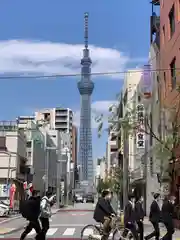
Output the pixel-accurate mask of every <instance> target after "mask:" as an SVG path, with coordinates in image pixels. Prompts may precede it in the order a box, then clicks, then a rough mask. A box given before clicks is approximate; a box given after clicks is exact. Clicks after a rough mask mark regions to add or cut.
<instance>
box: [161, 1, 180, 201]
mask: <svg viewBox="0 0 180 240" xmlns="http://www.w3.org/2000/svg"><path fill="white" fill-rule="evenodd" d="M179 22H180V2H179V0H169V1H162V0H161V1H160V32H161V39H160V45H161V48H160V68H161V69H162V71H161V75H160V78H161V86H162V99H161V100H162V105H164V106H165V115H166V117H165V124H166V127H167V128H168V127H170V125H169V123H170V121H169V118H170V117H169V116H170V114H169V112H170V110H167V109H168V108H169V109H172V108H173V107H176V108H177V109H178V107H179V104H180V97H179V94H178V91H177V87H179V84H180V71H179V69H180V38H179V35H180V24H179ZM168 69H169V70H168ZM164 134H167V133H166V132H165V133H164ZM179 154H180V147H179V148H178V149H177V156H179ZM178 162H179V160H178ZM178 162H177V164H176V168H177V169H176V180H175V181H174V185H172V186H171V187H172V191H173V192H176V194H177V197H178V196H179V188H180V170H179V167H178V165H179V164H178Z"/></svg>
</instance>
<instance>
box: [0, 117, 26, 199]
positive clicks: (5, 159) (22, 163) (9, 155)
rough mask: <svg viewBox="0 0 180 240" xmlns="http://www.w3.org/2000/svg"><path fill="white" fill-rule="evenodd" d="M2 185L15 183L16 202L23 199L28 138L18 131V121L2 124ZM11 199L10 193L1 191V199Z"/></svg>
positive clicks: (0, 156) (0, 171)
mask: <svg viewBox="0 0 180 240" xmlns="http://www.w3.org/2000/svg"><path fill="white" fill-rule="evenodd" d="M0 135H1V136H0V161H1V164H0V185H1V190H2V186H5V185H6V186H7V184H11V183H14V184H15V186H16V194H15V200H17V199H20V198H22V197H23V194H24V190H23V183H24V181H25V180H26V178H27V174H28V167H27V166H26V163H27V158H26V137H25V134H24V132H23V131H22V130H19V129H18V124H17V122H16V121H14V122H13V121H1V122H0ZM7 196H8V197H9V195H8V191H1V194H0V198H3V197H7Z"/></svg>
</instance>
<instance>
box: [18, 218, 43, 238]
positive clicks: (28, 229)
mask: <svg viewBox="0 0 180 240" xmlns="http://www.w3.org/2000/svg"><path fill="white" fill-rule="evenodd" d="M32 229H35V231H36V234H37V235H36V239H41V238H40V235H41V227H40V223H39V221H38V220H35V221H30V222H29V224H28V225H27V226H26V228H25V230H24V232H23V233H22V234H21V237H20V240H23V239H25V237H26V236H27V235H28V234H29V233H30V232H31V231H32Z"/></svg>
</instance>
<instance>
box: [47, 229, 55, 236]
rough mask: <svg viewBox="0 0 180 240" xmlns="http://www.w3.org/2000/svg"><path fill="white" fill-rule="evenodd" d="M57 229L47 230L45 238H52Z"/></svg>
mask: <svg viewBox="0 0 180 240" xmlns="http://www.w3.org/2000/svg"><path fill="white" fill-rule="evenodd" d="M57 230H58V228H49V230H48V232H47V236H52V235H54V234H55V233H56V232H57Z"/></svg>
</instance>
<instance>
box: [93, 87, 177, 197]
mask: <svg viewBox="0 0 180 240" xmlns="http://www.w3.org/2000/svg"><path fill="white" fill-rule="evenodd" d="M177 91H178V95H177V98H176V102H175V104H174V106H171V107H169V106H164V110H163V112H164V114H165V122H164V124H163V125H162V128H163V130H164V131H163V132H164V134H163V135H164V136H161V135H158V134H156V133H155V132H154V131H153V129H152V127H151V124H150V122H149V119H148V116H146V118H145V121H146V126H147V127H146V129H141V130H142V131H144V133H145V134H146V135H150V136H152V137H153V138H154V140H155V142H156V144H155V147H153V149H152V152H153V153H154V155H155V156H156V164H157V165H159V167H160V174H159V180H160V183H162V182H163V180H164V176H165V175H166V176H167V175H168V178H169V180H170V183H171V191H172V192H174V191H175V186H174V182H175V178H176V159H178V158H180V152H179V153H178V148H179V147H180V135H179V133H180V87H179V88H178V89H177ZM161 110H162V109H161ZM109 113H110V115H109V116H108V122H109V126H108V128H107V129H103V124H104V123H103V121H104V116H103V115H102V114H101V115H100V116H98V117H96V119H95V120H96V122H97V123H99V127H98V136H99V137H100V136H101V134H102V131H104V130H105V131H106V130H107V131H108V132H115V134H116V135H118V134H120V130H121V129H123V130H125V131H126V132H127V135H130V134H133V135H134V134H136V131H137V129H139V128H141V125H140V124H139V122H138V121H137V114H136V109H131V108H128V109H127V112H126V114H125V116H124V117H123V118H121V117H119V115H118V106H117V105H116V104H114V105H112V106H110V108H109ZM161 124H162V123H161ZM166 180H167V177H166Z"/></svg>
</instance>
